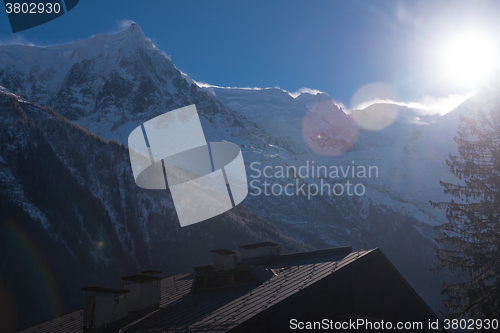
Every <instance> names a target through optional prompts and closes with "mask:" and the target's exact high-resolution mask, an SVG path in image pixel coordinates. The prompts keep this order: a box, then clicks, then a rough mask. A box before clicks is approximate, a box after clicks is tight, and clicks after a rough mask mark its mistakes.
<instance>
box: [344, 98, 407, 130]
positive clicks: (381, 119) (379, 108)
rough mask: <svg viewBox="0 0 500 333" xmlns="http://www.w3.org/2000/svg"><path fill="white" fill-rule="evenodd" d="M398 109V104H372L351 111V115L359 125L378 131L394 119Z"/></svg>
mask: <svg viewBox="0 0 500 333" xmlns="http://www.w3.org/2000/svg"><path fill="white" fill-rule="evenodd" d="M398 110H399V106H398V105H395V104H387V103H379V104H372V105H370V106H368V107H367V108H365V109H363V110H354V111H352V117H353V118H354V119H355V121H356V123H358V125H359V126H360V127H362V128H364V129H367V130H372V131H380V130H382V129H384V128H386V127H387V126H389V125H391V124H392V123H393V122H394V121H395V120H396V118H397V117H398Z"/></svg>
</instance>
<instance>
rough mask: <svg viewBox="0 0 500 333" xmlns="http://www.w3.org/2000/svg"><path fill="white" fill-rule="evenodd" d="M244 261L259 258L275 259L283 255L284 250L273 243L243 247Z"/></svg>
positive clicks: (241, 247)
mask: <svg viewBox="0 0 500 333" xmlns="http://www.w3.org/2000/svg"><path fill="white" fill-rule="evenodd" d="M240 249H242V250H243V251H242V253H241V254H242V259H247V258H257V257H273V256H279V255H281V254H282V253H283V248H282V247H281V246H280V245H278V244H276V243H273V242H262V243H255V244H248V245H241V246H240Z"/></svg>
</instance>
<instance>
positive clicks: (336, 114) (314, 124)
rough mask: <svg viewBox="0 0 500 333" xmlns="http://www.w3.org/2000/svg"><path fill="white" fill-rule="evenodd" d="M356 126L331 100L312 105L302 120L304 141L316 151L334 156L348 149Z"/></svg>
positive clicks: (353, 140) (356, 133)
mask: <svg viewBox="0 0 500 333" xmlns="http://www.w3.org/2000/svg"><path fill="white" fill-rule="evenodd" d="M358 131H359V129H358V127H357V126H356V124H355V122H354V121H353V120H352V119H351V117H350V116H348V115H346V114H345V113H344V111H342V109H340V108H339V107H338V106H337V105H336V104H335V103H334V102H333V101H332V100H328V101H323V102H320V103H318V104H316V105H314V106H313V107H312V108H311V109H310V110H309V112H307V114H306V115H305V117H304V119H303V121H302V136H303V138H304V141H305V142H306V143H307V144H308V145H309V147H310V148H311V149H312V150H313V151H314V152H316V153H318V154H321V155H328V156H336V155H339V154H342V153H343V152H345V151H347V150H348V149H350V148H351V147H352V146H353V145H354V143H355V142H356V139H357V137H358Z"/></svg>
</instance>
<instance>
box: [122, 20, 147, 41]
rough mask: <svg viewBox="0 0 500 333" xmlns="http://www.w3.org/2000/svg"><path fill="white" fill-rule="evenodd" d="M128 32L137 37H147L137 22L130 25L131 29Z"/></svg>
mask: <svg viewBox="0 0 500 333" xmlns="http://www.w3.org/2000/svg"><path fill="white" fill-rule="evenodd" d="M126 30H127V31H128V32H130V33H131V34H133V35H135V36H138V37H146V36H145V35H144V32H142V29H141V27H140V26H139V25H138V24H137V23H135V22H132V23H130V25H129V27H128V28H127V29H126Z"/></svg>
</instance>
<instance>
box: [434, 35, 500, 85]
mask: <svg viewBox="0 0 500 333" xmlns="http://www.w3.org/2000/svg"><path fill="white" fill-rule="evenodd" d="M442 60H443V69H444V70H445V73H444V75H446V77H447V78H449V79H450V80H454V81H455V82H456V83H459V84H473V85H477V84H480V83H482V82H484V81H485V80H486V79H488V77H489V76H490V75H491V74H493V72H494V71H495V70H496V68H497V65H498V63H497V61H498V60H497V52H496V47H495V43H494V41H493V40H492V39H489V38H488V37H486V36H483V35H481V34H466V35H462V36H457V37H456V38H454V39H451V40H449V42H448V45H445V46H444V49H443V59H442Z"/></svg>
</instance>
